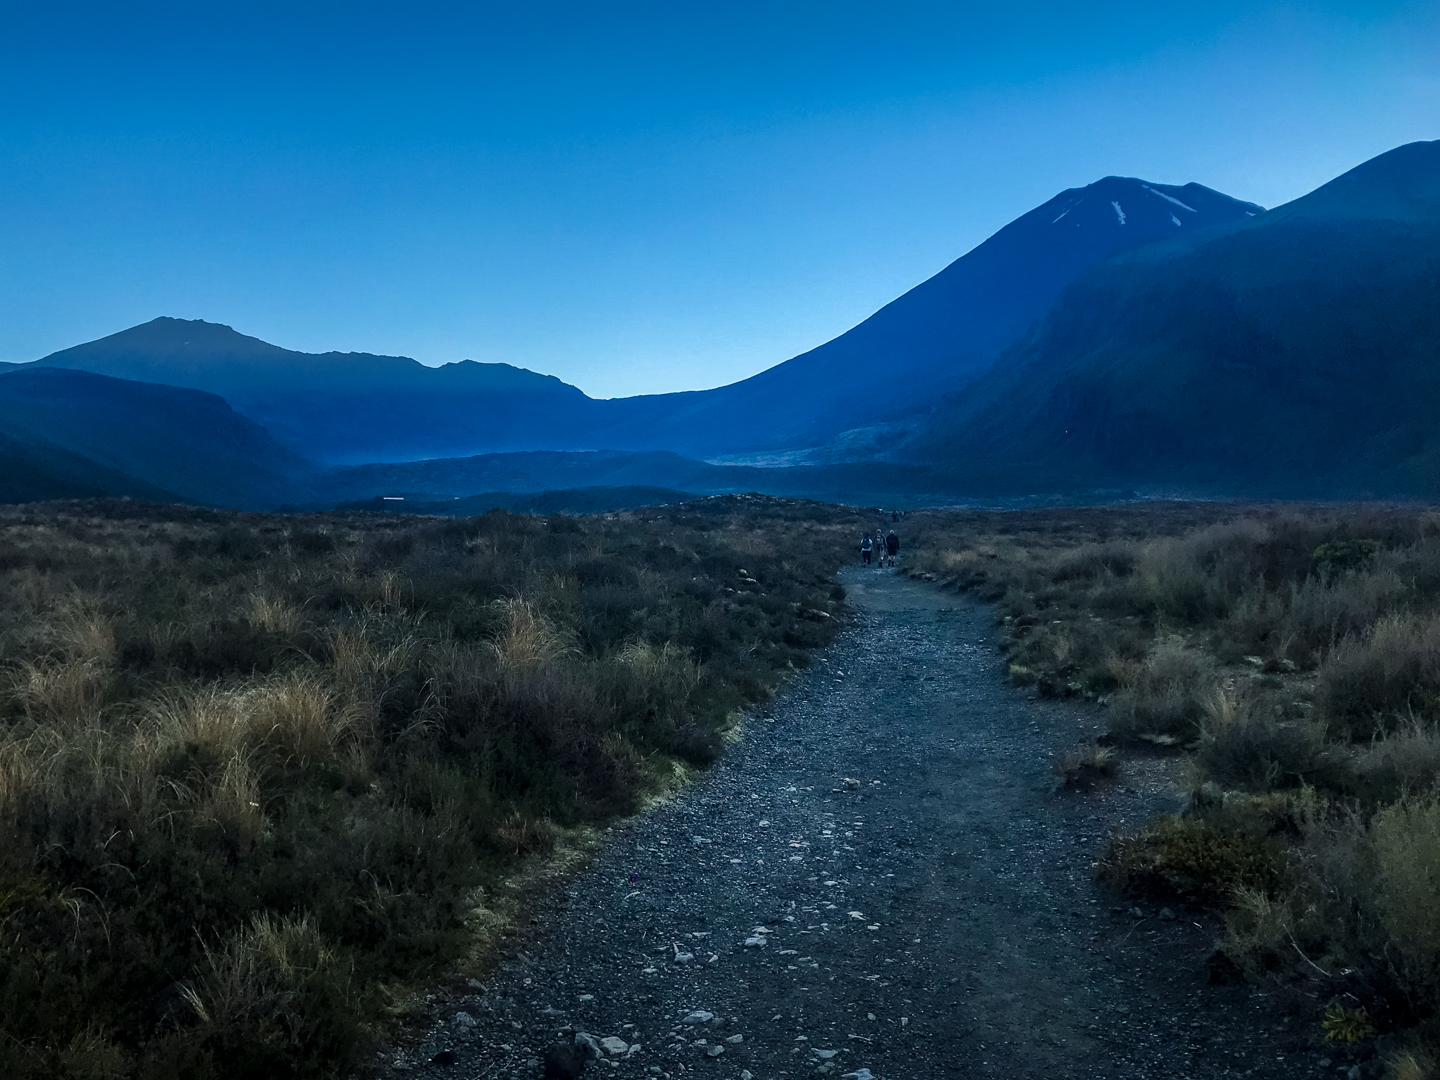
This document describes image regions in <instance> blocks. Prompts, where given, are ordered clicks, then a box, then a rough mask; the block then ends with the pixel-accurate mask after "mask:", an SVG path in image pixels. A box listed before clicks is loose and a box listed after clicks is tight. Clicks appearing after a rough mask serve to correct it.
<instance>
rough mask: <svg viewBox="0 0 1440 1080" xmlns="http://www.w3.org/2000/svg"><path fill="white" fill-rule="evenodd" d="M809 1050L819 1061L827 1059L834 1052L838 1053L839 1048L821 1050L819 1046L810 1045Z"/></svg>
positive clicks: (834, 1053)
mask: <svg viewBox="0 0 1440 1080" xmlns="http://www.w3.org/2000/svg"><path fill="white" fill-rule="evenodd" d="M811 1052H812V1053H813V1054H814V1055H815V1056H816V1057H818V1058H819V1059H820V1060H821V1061H829V1060H830V1059H831V1058H833V1057H834V1056H835V1055H836V1054H838V1053H840V1051H839V1050H821V1049H820V1048H819V1047H811Z"/></svg>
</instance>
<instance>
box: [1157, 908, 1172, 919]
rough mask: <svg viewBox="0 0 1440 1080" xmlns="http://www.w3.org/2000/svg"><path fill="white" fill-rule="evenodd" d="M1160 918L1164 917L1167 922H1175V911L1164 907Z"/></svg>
mask: <svg viewBox="0 0 1440 1080" xmlns="http://www.w3.org/2000/svg"><path fill="white" fill-rule="evenodd" d="M1160 918H1162V919H1164V920H1165V921H1166V922H1174V921H1175V912H1173V911H1171V910H1170V909H1169V908H1168V907H1162V908H1161V909H1160Z"/></svg>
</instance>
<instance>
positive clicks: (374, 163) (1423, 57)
mask: <svg viewBox="0 0 1440 1080" xmlns="http://www.w3.org/2000/svg"><path fill="white" fill-rule="evenodd" d="M0 14H3V20H0V360H8V361H24V360H33V359H36V358H38V357H40V356H43V355H45V354H47V353H49V352H52V351H54V350H56V349H61V348H65V347H67V346H70V345H74V344H78V343H80V342H82V341H87V340H91V339H93V338H97V337H101V336H104V335H106V334H110V333H114V332H116V331H118V330H121V329H124V328H125V327H128V326H132V325H135V324H137V323H140V322H144V321H147V320H149V319H152V318H154V317H156V316H158V315H170V316H175V317H179V318H199V319H206V320H209V321H211V322H222V323H227V324H229V325H231V326H234V327H235V328H236V329H237V330H240V331H241V332H243V333H247V334H252V335H254V336H256V337H260V338H263V339H265V340H267V341H271V342H274V343H275V344H278V345H283V346H285V347H287V348H292V349H299V350H303V351H311V352H321V351H327V350H332V349H334V350H341V351H352V350H353V351H366V352H378V353H392V354H399V355H405V356H413V357H415V358H416V359H418V360H420V361H422V362H423V363H427V364H440V363H446V362H449V361H454V360H460V359H466V358H468V359H474V360H481V361H503V362H506V363H511V364H516V365H518V366H522V367H527V368H530V369H532V370H536V371H542V372H546V373H548V374H554V375H558V376H559V377H561V378H563V379H565V380H566V381H567V382H571V383H574V384H575V385H577V386H579V387H580V388H581V389H583V390H585V391H586V392H587V393H589V394H591V395H592V396H595V397H611V396H619V395H625V394H634V393H652V392H663V391H671V390H684V389H699V388H703V387H709V386H716V385H720V384H723V383H727V382H732V381H734V380H736V379H740V378H744V377H746V376H748V375H751V374H754V373H755V372H757V371H760V370H763V369H764V368H767V367H770V366H771V365H773V364H776V363H779V362H780V361H782V360H785V359H787V358H788V357H790V356H793V355H796V354H798V353H800V352H803V351H805V350H806V349H809V348H813V347H814V346H816V345H818V344H821V343H822V342H824V341H826V340H828V339H830V338H832V337H834V336H836V335H837V334H839V333H842V332H843V331H845V330H846V329H848V328H849V327H850V326H852V325H854V324H855V323H857V322H860V321H861V320H863V319H864V318H865V317H866V316H868V315H869V314H871V313H872V312H873V311H875V310H876V309H878V308H879V307H881V306H883V305H884V304H886V303H888V302H889V301H890V300H892V299H894V298H895V297H896V296H898V295H900V294H901V293H903V292H905V291H906V290H907V289H909V288H911V287H913V286H914V285H916V284H918V283H919V282H921V281H923V280H924V279H925V278H927V277H929V276H930V275H932V274H934V273H935V272H937V271H938V270H940V269H941V268H942V267H944V266H945V265H946V264H947V263H949V262H951V261H952V260H954V259H955V258H957V257H959V256H960V255H963V254H964V253H965V252H966V251H968V250H969V249H970V248H972V247H974V246H975V245H976V244H977V243H979V242H980V241H982V240H983V239H985V237H986V236H988V235H990V234H991V233H993V232H995V231H996V230H997V229H999V228H1000V227H1001V226H1003V225H1004V224H1005V223H1007V222H1008V221H1010V220H1012V219H1014V218H1016V217H1018V216H1019V215H1020V214H1022V213H1024V212H1025V211H1027V210H1029V209H1030V208H1032V207H1033V206H1036V205H1038V204H1039V203H1042V202H1044V201H1045V200H1047V199H1049V198H1050V197H1052V196H1053V195H1055V194H1056V193H1057V192H1059V191H1061V190H1063V189H1065V188H1068V187H1077V186H1083V185H1084V184H1088V183H1091V182H1093V181H1094V180H1097V179H1099V178H1100V177H1102V176H1105V175H1109V174H1118V175H1125V176H1140V177H1143V178H1146V179H1149V180H1152V181H1159V182H1162V183H1167V184H1184V183H1187V182H1190V181H1196V182H1199V183H1202V184H1206V185H1208V186H1210V187H1213V188H1216V189H1218V190H1220V191H1224V192H1226V193H1227V194H1230V195H1233V196H1235V197H1237V198H1241V199H1246V200H1250V201H1253V202H1259V203H1261V204H1263V205H1266V206H1274V205H1277V204H1279V203H1282V202H1285V201H1287V200H1289V199H1292V198H1296V197H1298V196H1300V195H1302V194H1304V193H1305V192H1307V191H1309V190H1311V189H1313V188H1314V187H1316V186H1318V185H1319V184H1321V183H1323V182H1325V181H1326V180H1328V179H1330V178H1332V177H1333V176H1335V175H1337V174H1339V173H1341V172H1343V171H1345V170H1346V169H1348V168H1351V167H1353V166H1354V165H1357V164H1359V163H1360V162H1361V161H1364V160H1366V159H1368V158H1370V157H1373V156H1375V155H1376V154H1379V153H1382V152H1384V151H1385V150H1388V149H1390V148H1392V147H1394V146H1397V145H1400V144H1402V143H1406V142H1411V141H1414V140H1418V139H1433V138H1437V137H1440V5H1436V4H1434V3H1431V2H1426V3H1372V4H1346V3H1324V2H1320V3H1304V4H1299V3H1296V4H1266V3H1226V2H1223V0H1222V2H1212V3H1210V4H1207V5H1170V4H1156V3H1153V2H1150V3H1144V4H1136V3H1127V4H1110V3H1103V2H1097V3H1090V4H1076V3H1074V2H1073V0H1072V2H1065V3H1050V2H1034V3H1030V4H1000V5H997V4H994V3H993V2H987V3H984V4H969V3H963V2H962V3H953V2H952V3H944V4H907V3H895V2H890V3H884V4H881V3H874V2H872V3H864V4H860V3H847V2H843V0H832V2H827V3H823V4H820V3H816V4H801V3H796V4H787V3H784V2H782V0H771V2H769V3H765V4H750V3H746V2H729V3H725V4H721V5H704V4H694V3H690V4H676V3H673V2H671V3H665V4H631V3H611V4H607V5H600V4H554V3H545V2H543V0H540V2H530V3H525V4H507V5H490V4H484V3H472V4H464V5H459V4H433V3H426V2H425V0H412V2H407V3H403V4H402V3H394V4H375V3H366V2H363V0H351V2H347V3H344V4H340V3H334V4H320V3H305V2H303V0H290V2H287V3H269V2H267V0H247V2H244V3H229V2H224V0H219V2H212V3H206V4H196V3H193V0H192V2H187V3H185V4H146V3H129V4H116V3H114V2H113V0H112V2H107V3H103V4H89V3H67V2H65V0H56V2H54V3H47V4H22V3H20V0H6V2H5V3H3V4H0Z"/></svg>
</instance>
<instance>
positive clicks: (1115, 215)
mask: <svg viewBox="0 0 1440 1080" xmlns="http://www.w3.org/2000/svg"><path fill="white" fill-rule="evenodd" d="M1260 211H1261V207H1259V206H1256V205H1255V204H1254V203H1246V202H1240V201H1239V200H1237V199H1232V198H1230V197H1229V196H1228V195H1222V194H1221V193H1219V192H1217V191H1212V190H1211V189H1209V188H1207V187H1203V186H1201V185H1200V184H1186V185H1185V186H1184V187H1171V186H1169V185H1165V184H1151V183H1148V182H1146V181H1143V180H1136V179H1131V178H1125V177H1118V176H1107V177H1106V178H1105V179H1103V180H1100V181H1097V182H1096V183H1093V184H1091V185H1089V186H1088V187H1083V188H1071V189H1069V190H1068V191H1063V192H1061V193H1060V194H1059V195H1057V196H1055V198H1053V199H1051V200H1050V201H1049V202H1047V203H1045V204H1043V205H1042V206H1039V207H1037V208H1036V209H1034V210H1031V211H1030V212H1029V213H1027V214H1025V215H1023V216H1022V217H1020V218H1017V219H1016V220H1015V221H1012V222H1011V223H1010V224H1009V225H1006V226H1005V227H1004V228H1003V229H1001V230H1000V231H999V232H997V233H996V234H995V235H993V236H991V237H990V238H989V239H988V240H986V241H985V242H984V243H982V244H980V245H979V246H978V247H976V248H975V249H973V250H972V251H970V252H969V253H968V254H966V255H963V256H961V257H960V258H959V259H956V260H955V261H954V262H953V263H951V264H950V265H949V266H947V267H946V268H945V269H944V270H942V271H940V273H938V274H936V275H935V276H934V277H932V278H930V279H929V280H928V281H925V282H923V283H922V284H920V285H917V286H916V287H915V288H913V289H911V290H910V291H909V292H907V293H905V294H904V295H903V296H901V297H900V298H899V299H897V300H894V301H892V302H891V303H890V304H888V305H886V306H885V307H883V308H881V309H880V310H879V311H877V312H876V313H875V314H874V315H872V316H870V318H868V319H866V320H865V321H864V322H863V323H861V324H860V325H858V326H856V327H855V328H854V329H852V330H849V331H847V332H846V333H844V334H842V335H840V336H839V337H838V338H835V339H834V340H832V341H829V342H826V343H825V344H824V345H821V346H819V347H818V348H815V349H812V350H811V351H809V352H807V353H803V354H802V355H800V356H797V357H795V358H794V359H793V360H787V361H786V362H785V363H783V364H779V365H777V366H775V367H773V368H770V369H768V370H767V371H763V372H761V373H760V374H758V375H755V376H753V377H752V378H749V379H746V380H744V381H743V382H738V383H732V384H731V385H729V386H722V387H720V388H718V389H715V390H705V391H698V392H695V393H689V394H666V395H658V396H654V397H638V398H628V399H624V400H621V401H616V402H613V403H612V408H613V419H612V420H611V422H610V424H609V425H608V426H607V427H601V428H600V429H598V430H597V431H595V432H594V433H592V435H591V439H592V441H593V442H594V444H595V445H596V446H597V447H598V446H606V447H615V448H621V449H652V448H654V449H659V448H664V449H670V450H676V451H679V452H681V453H691V454H700V455H714V454H717V453H733V452H736V451H746V450H764V449H773V448H783V447H810V446H816V445H821V444H825V443H830V442H832V441H833V440H835V438H836V437H837V436H838V435H840V434H841V433H842V432H846V431H848V430H850V429H854V428H859V427H864V426H866V425H873V424H876V423H879V422H881V421H885V420H891V419H896V418H900V417H904V416H906V415H908V414H913V413H915V412H916V411H924V410H928V408H929V407H930V405H931V404H933V403H934V401H935V400H936V399H937V398H939V397H940V396H941V395H943V394H945V393H947V392H951V391H954V390H957V389H959V388H960V387H962V386H964V385H965V384H966V383H968V382H970V381H971V380H973V379H975V378H976V377H977V376H979V375H980V374H982V373H983V372H984V371H986V370H987V369H988V368H989V367H990V365H991V364H993V363H994V361H995V359H996V357H997V356H999V354H1000V353H1001V351H1003V350H1004V349H1005V348H1006V347H1007V346H1008V345H1010V344H1012V343H1013V342H1014V341H1015V340H1016V338H1018V337H1019V336H1020V335H1021V334H1022V333H1023V332H1024V331H1025V330H1026V329H1027V328H1028V327H1029V326H1030V324H1031V323H1033V322H1034V321H1035V320H1036V319H1037V318H1039V317H1040V316H1041V315H1043V314H1044V312H1045V310H1046V309H1047V308H1048V307H1049V306H1050V304H1051V303H1052V302H1053V301H1054V299H1055V297H1056V296H1057V295H1059V293H1060V290H1061V289H1063V288H1064V287H1065V285H1067V284H1068V283H1069V282H1070V281H1072V280H1073V279H1074V278H1075V276H1076V275H1077V274H1078V273H1080V271H1082V270H1083V269H1085V268H1086V267H1088V266H1090V265H1092V264H1094V263H1096V262H1098V261H1099V260H1101V259H1103V258H1104V257H1105V256H1107V255H1109V254H1111V253H1112V252H1115V251H1119V250H1123V249H1126V248H1130V247H1134V246H1136V245H1140V244H1145V243H1149V242H1151V241H1154V240H1158V239H1164V238H1168V237H1171V236H1174V235H1176V234H1177V233H1194V232H1203V231H1204V230H1207V229H1209V228H1211V227H1214V226H1217V225H1223V224H1226V223H1229V222H1234V221H1240V220H1244V219H1245V218H1246V217H1247V216H1251V215H1254V214H1256V213H1259V212H1260ZM876 435H878V437H879V438H880V439H881V440H882V445H880V446H876V445H874V444H873V440H867V439H866V438H864V437H863V436H862V437H861V438H859V439H852V440H849V441H850V442H852V443H856V444H858V445H854V446H853V447H852V448H851V449H850V450H849V451H848V452H849V453H851V454H853V455H854V456H857V457H870V456H873V455H874V453H875V452H876V451H877V450H879V449H883V448H884V446H883V440H884V439H885V438H886V434H885V433H884V432H878V433H876ZM842 456H844V454H843V453H842Z"/></svg>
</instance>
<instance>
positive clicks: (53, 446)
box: [0, 365, 315, 508]
mask: <svg viewBox="0 0 1440 1080" xmlns="http://www.w3.org/2000/svg"><path fill="white" fill-rule="evenodd" d="M0 435H3V436H4V437H5V438H6V439H7V440H8V446H9V447H10V448H11V451H12V452H13V453H14V454H16V455H17V458H16V467H17V469H18V468H20V467H21V465H22V464H23V463H28V465H25V467H26V469H28V470H29V471H27V472H26V475H30V476H33V479H32V480H29V481H26V483H25V485H23V486H21V485H17V491H22V490H23V492H36V491H38V492H39V494H36V495H33V496H32V495H27V498H28V497H39V498H59V497H69V496H70V495H72V494H79V493H80V491H81V489H84V491H85V492H86V493H94V494H115V495H127V494H128V495H134V496H137V497H142V498H149V499H155V500H159V501H171V500H173V499H175V498H176V497H180V498H184V499H190V500H194V501H197V502H206V503H216V504H220V505H225V506H235V507H242V508H252V507H256V508H258V507H266V506H274V505H276V504H279V503H282V502H287V501H296V500H298V499H299V498H301V497H303V496H304V495H306V494H307V493H308V490H309V488H308V481H309V478H310V476H311V475H312V474H313V473H314V472H315V467H314V466H313V465H312V464H310V463H309V462H307V461H305V460H304V459H303V458H300V457H299V456H297V455H296V454H294V453H292V452H290V451H288V450H286V449H285V448H283V447H281V446H279V445H278V444H277V443H276V442H275V441H274V440H273V439H272V438H271V437H270V435H269V433H267V432H266V431H265V429H264V428H262V427H260V426H259V425H258V424H256V423H254V422H253V421H250V420H247V419H245V417H243V416H241V415H239V414H238V413H236V412H235V411H234V410H233V409H231V408H230V406H229V405H227V404H226V403H225V402H224V400H223V399H221V398H219V397H216V396H215V395H214V394H205V393H200V392H197V391H194V390H184V389H180V388H177V387H172V386H157V385H155V384H153V383H142V382H130V381H127V380H123V379H113V378H109V377H107V376H104V375H94V374H91V373H89V372H84V371H66V370H61V369H54V368H41V367H35V366H33V365H27V366H25V367H22V368H19V369H18V370H11V371H8V372H5V373H3V374H0ZM37 469H38V470H40V471H38V472H36V471H34V470H37ZM16 475H19V474H18V473H17V474H16ZM46 476H53V477H54V478H55V483H54V485H52V486H50V487H47V486H46V485H47V483H49V482H48V481H46V480H45V477H46ZM66 485H69V487H67V486H66ZM92 488H93V489H94V490H93V492H92V491H91V489H92ZM72 489H73V490H72ZM17 501H18V500H17Z"/></svg>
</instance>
